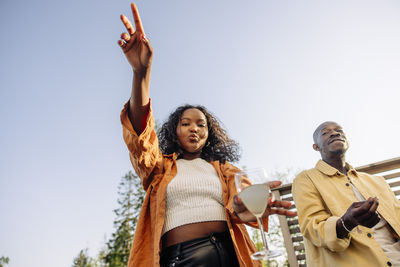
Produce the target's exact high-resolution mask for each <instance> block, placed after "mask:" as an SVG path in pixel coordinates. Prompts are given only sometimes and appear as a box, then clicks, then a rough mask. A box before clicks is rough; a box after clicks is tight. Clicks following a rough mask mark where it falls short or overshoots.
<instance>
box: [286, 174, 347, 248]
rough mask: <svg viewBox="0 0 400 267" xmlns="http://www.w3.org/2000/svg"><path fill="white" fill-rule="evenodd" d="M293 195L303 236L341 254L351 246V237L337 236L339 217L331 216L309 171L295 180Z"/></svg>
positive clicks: (313, 242)
mask: <svg viewBox="0 0 400 267" xmlns="http://www.w3.org/2000/svg"><path fill="white" fill-rule="evenodd" d="M292 194H293V199H294V201H295V203H296V208H297V214H298V218H299V225H300V230H301V234H302V235H303V236H304V237H305V238H307V239H308V240H309V241H311V242H312V244H313V245H314V246H316V247H323V248H327V249H329V250H331V251H333V252H339V251H344V250H345V249H346V248H347V247H348V246H349V245H350V239H351V237H350V235H349V237H345V238H343V239H341V238H338V237H337V236H336V222H337V220H338V219H339V217H337V216H332V215H331V214H330V212H329V210H328V207H326V205H325V203H324V201H323V199H322V197H321V194H320V193H319V191H318V189H317V188H316V186H315V185H314V183H313V181H312V180H311V179H310V177H309V176H308V173H307V171H303V172H301V173H300V174H299V175H298V176H297V177H296V178H295V180H294V182H293V185H292ZM338 201H340V200H338Z"/></svg>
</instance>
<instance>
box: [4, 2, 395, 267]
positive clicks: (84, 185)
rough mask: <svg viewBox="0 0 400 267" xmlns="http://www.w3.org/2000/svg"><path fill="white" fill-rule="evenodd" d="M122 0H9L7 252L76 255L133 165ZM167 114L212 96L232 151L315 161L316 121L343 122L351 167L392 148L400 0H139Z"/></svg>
mask: <svg viewBox="0 0 400 267" xmlns="http://www.w3.org/2000/svg"><path fill="white" fill-rule="evenodd" d="M129 3H130V2H129V1H103V0H100V1H99V0H98V1H93V0H86V1H85V0H83V1H82V0H80V1H77V0H71V1H60V0H30V1H13V0H2V1H1V2H0V38H1V40H0V123H1V124H0V125H1V130H0V149H1V154H0V214H1V219H0V256H1V255H5V256H8V257H10V259H11V263H10V264H9V266H10V267H27V266H29V267H54V266H57V267H58V266H59V267H67V266H70V265H71V264H72V259H73V257H74V256H76V255H77V254H78V252H79V250H80V249H82V248H86V247H88V248H89V249H90V253H91V254H92V255H93V254H95V253H96V252H97V250H98V248H99V247H100V246H101V245H102V244H103V242H104V236H105V235H108V236H109V235H110V233H111V232H112V231H113V228H112V227H113V226H112V222H113V219H114V214H113V212H112V210H113V209H114V208H116V207H117V203H116V199H117V185H118V183H119V181H120V177H121V176H123V175H124V174H125V173H126V172H128V171H129V170H130V169H131V166H130V162H129V158H128V153H127V149H126V148H125V145H124V143H123V140H122V135H121V126H120V122H119V112H120V110H121V108H122V105H123V104H124V102H125V101H127V99H128V97H129V95H130V90H131V79H132V75H131V71H130V68H129V65H128V63H127V62H126V60H125V58H124V56H123V55H122V52H121V51H120V48H119V47H118V45H117V40H118V38H119V35H120V34H121V33H122V31H123V30H124V29H123V25H122V23H121V22H120V20H119V15H120V14H121V13H125V14H127V15H128V16H129V17H131V13H130V7H129ZM137 5H138V8H139V11H140V13H141V17H142V21H143V25H144V29H145V31H146V33H147V36H148V37H149V39H150V40H151V42H152V45H153V47H154V50H155V57H154V64H153V73H152V83H151V97H152V101H153V102H152V103H153V109H154V113H155V117H156V119H157V120H159V121H164V119H166V117H167V115H168V114H169V112H171V111H172V110H173V109H174V108H175V107H176V106H178V105H180V104H184V103H192V104H202V105H205V106H206V107H208V108H209V109H210V110H211V111H212V112H213V113H214V114H216V115H217V117H219V118H220V120H221V121H222V122H223V123H224V125H225V127H226V128H227V129H228V132H229V134H230V135H231V137H233V138H234V139H236V140H238V141H239V143H240V144H241V146H242V148H243V157H242V160H241V161H240V162H239V163H238V165H239V166H241V165H247V166H248V167H250V166H253V167H256V166H264V167H266V168H268V169H269V170H271V171H274V170H277V169H278V170H279V169H285V168H288V167H289V168H294V169H304V168H310V167H312V166H313V165H314V164H315V162H316V160H317V159H318V156H319V155H318V154H317V153H316V152H314V151H313V150H312V148H311V145H312V138H311V135H312V132H313V130H314V129H315V127H316V126H317V125H318V124H319V123H321V122H323V121H325V120H334V121H337V122H339V123H340V124H342V125H343V127H344V128H345V130H346V132H347V134H348V138H349V140H350V144H351V148H350V150H349V152H348V156H347V159H348V161H349V162H350V163H352V164H353V165H355V166H359V165H364V164H368V163H372V162H376V161H380V160H385V159H389V158H393V157H397V156H399V148H400V145H399V139H398V136H399V132H400V119H399V99H400V93H399V88H400V75H399V73H400V49H399V47H400V37H399V33H400V16H399V14H400V3H399V2H398V1H369V0H367V1H365V0H363V1H347V0H346V1H340V0H338V1H317V0H315V1H265V0H256V1H250V2H245V1H236V0H230V1H227V0H224V1H209V0H207V1H182V0H181V1H175V0H170V1H149V0H148V1H138V2H137Z"/></svg>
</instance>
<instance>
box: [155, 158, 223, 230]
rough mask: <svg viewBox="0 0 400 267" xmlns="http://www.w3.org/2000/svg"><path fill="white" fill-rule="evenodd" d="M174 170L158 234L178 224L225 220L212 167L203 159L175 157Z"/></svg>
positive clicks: (217, 181) (220, 195)
mask: <svg viewBox="0 0 400 267" xmlns="http://www.w3.org/2000/svg"><path fill="white" fill-rule="evenodd" d="M176 164H177V169H178V171H177V174H176V176H175V177H174V179H172V181H171V182H170V183H169V184H168V187H167V197H166V203H165V222H164V227H163V231H162V234H164V233H166V232H168V231H169V230H172V229H174V228H176V227H178V226H181V225H185V224H190V223H196V222H206V221H226V216H225V209H224V202H223V200H222V185H221V182H220V180H219V177H218V174H217V172H216V171H215V169H214V167H213V166H212V165H211V164H210V163H208V162H207V161H205V160H204V159H201V158H197V159H194V160H185V159H178V160H177V161H176Z"/></svg>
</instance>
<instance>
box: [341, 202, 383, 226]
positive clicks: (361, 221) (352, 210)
mask: <svg viewBox="0 0 400 267" xmlns="http://www.w3.org/2000/svg"><path fill="white" fill-rule="evenodd" d="M378 206H379V201H378V198H377V197H374V198H372V197H369V198H368V199H367V200H365V201H360V202H354V203H353V204H351V206H350V207H349V208H348V209H347V211H346V213H345V214H344V215H343V216H342V218H343V221H344V224H345V225H346V227H347V228H348V229H349V230H352V229H353V228H354V227H356V226H357V225H362V226H365V227H368V228H372V227H373V226H375V225H376V224H377V223H378V222H379V220H380V219H381V218H380V216H379V214H378V212H377V211H376V210H377V208H378Z"/></svg>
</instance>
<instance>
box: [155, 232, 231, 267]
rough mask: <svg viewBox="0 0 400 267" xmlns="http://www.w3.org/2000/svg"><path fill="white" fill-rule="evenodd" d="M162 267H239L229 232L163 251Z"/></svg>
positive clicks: (180, 244)
mask: <svg viewBox="0 0 400 267" xmlns="http://www.w3.org/2000/svg"><path fill="white" fill-rule="evenodd" d="M160 265H161V267H178V266H179V267H192V266H193V267H194V266H196V267H201V266H202V267H239V263H238V260H237V257H236V253H235V249H234V247H233V243H232V239H231V236H230V234H229V232H226V233H213V234H211V235H210V236H206V237H201V238H196V239H192V240H189V241H185V242H182V243H179V244H176V245H173V246H170V247H167V248H165V249H163V250H162V251H161V258H160Z"/></svg>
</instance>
